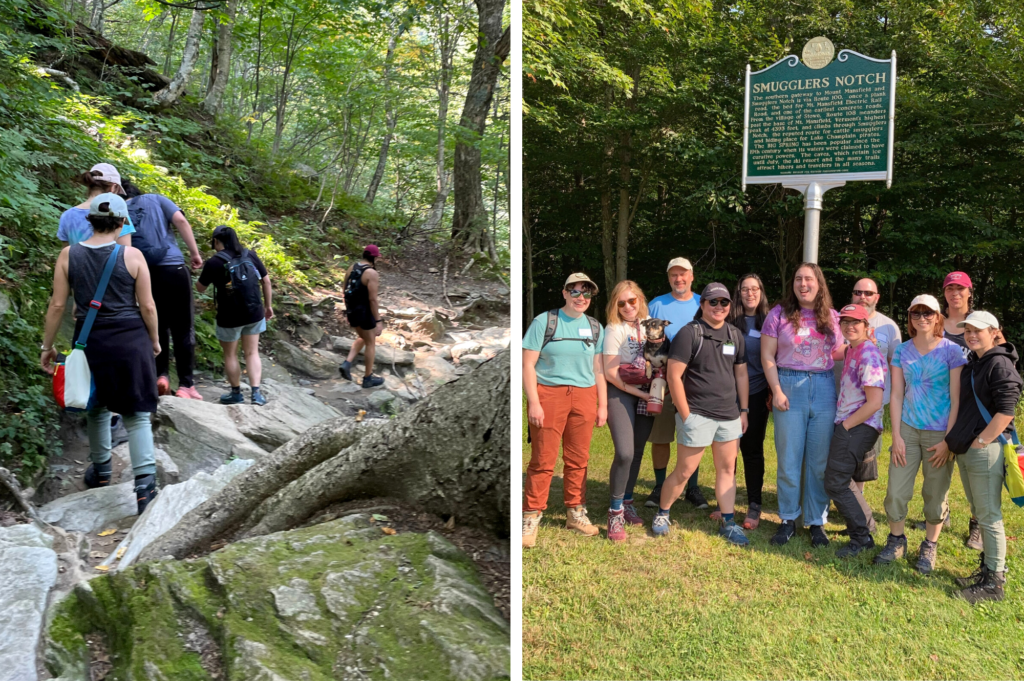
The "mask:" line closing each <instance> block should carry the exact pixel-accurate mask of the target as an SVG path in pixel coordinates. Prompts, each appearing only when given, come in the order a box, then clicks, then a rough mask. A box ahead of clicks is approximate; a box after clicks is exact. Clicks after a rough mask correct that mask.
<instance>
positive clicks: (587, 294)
mask: <svg viewBox="0 0 1024 681" xmlns="http://www.w3.org/2000/svg"><path fill="white" fill-rule="evenodd" d="M596 293H597V284H595V283H594V282H593V281H591V280H590V278H589V277H588V276H587V275H585V274H583V273H576V274H572V275H570V276H569V278H568V279H566V281H565V286H564V287H563V290H562V297H563V298H564V299H565V305H563V306H562V307H561V308H560V309H559V310H558V311H557V313H556V314H557V322H556V326H555V333H554V336H552V338H551V339H550V340H549V341H548V342H547V344H545V343H544V335H545V331H546V330H547V327H548V318H549V315H550V313H548V312H545V313H543V314H540V315H538V316H537V318H536V319H534V320H533V323H531V324H530V328H529V329H528V330H527V332H526V337H525V338H523V389H524V391H525V392H526V403H527V416H528V418H529V422H530V443H531V452H530V465H529V466H528V467H527V469H526V484H525V485H524V499H523V548H530V547H532V546H534V545H535V544H536V541H537V529H538V527H539V526H540V518H541V513H542V512H543V511H544V510H545V509H546V508H547V503H548V493H549V492H550V491H551V478H552V476H553V475H554V472H555V464H556V463H557V461H558V449H559V447H561V448H562V464H563V472H562V481H563V484H562V488H563V495H564V497H565V506H566V521H565V527H566V529H568V530H573V531H575V532H579V533H580V534H582V535H584V536H587V537H593V536H594V535H596V534H597V533H598V529H597V527H595V526H594V525H593V524H592V523H591V522H590V520H589V519H588V518H587V508H586V506H585V505H584V504H585V503H586V489H587V464H588V463H589V461H590V440H591V438H592V437H593V435H594V426H595V425H596V426H597V427H598V428H600V427H601V426H603V425H604V423H605V421H606V420H607V418H608V391H607V383H606V382H605V378H604V364H603V362H602V358H601V351H600V348H601V344H602V342H603V338H602V335H603V333H604V329H602V328H601V325H600V324H599V323H597V321H595V320H593V319H591V318H590V317H588V316H587V315H586V314H585V313H586V311H587V308H589V307H590V299H591V297H593V295H594V294H596Z"/></svg>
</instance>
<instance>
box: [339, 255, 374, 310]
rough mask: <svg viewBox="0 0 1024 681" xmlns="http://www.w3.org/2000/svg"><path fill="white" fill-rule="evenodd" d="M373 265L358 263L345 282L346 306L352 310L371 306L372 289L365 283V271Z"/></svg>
mask: <svg viewBox="0 0 1024 681" xmlns="http://www.w3.org/2000/svg"><path fill="white" fill-rule="evenodd" d="M370 269H373V265H369V264H363V263H356V265H355V266H354V267H353V268H352V271H351V272H349V275H348V280H347V281H346V282H345V307H347V308H348V309H350V310H354V309H357V308H364V307H365V308H369V307H370V289H368V288H366V285H365V284H364V283H363V273H364V272H366V270H370Z"/></svg>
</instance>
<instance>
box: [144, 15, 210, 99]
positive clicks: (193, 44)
mask: <svg viewBox="0 0 1024 681" xmlns="http://www.w3.org/2000/svg"><path fill="white" fill-rule="evenodd" d="M205 18H206V15H205V14H203V11H202V10H198V9H196V10H192V20H191V21H190V22H189V24H188V33H186V34H185V51H184V53H183V54H182V57H181V65H180V66H179V67H178V72H177V73H176V74H174V78H172V79H171V82H170V84H168V85H167V87H165V88H164V89H162V90H160V91H158V92H157V93H156V94H154V95H153V101H154V102H156V104H157V105H158V106H170V105H172V104H174V102H176V101H178V97H180V96H181V94H182V93H183V92H185V87H186V86H187V85H188V79H189V77H190V76H191V75H192V69H193V68H195V65H196V60H197V59H199V44H200V39H201V38H202V33H203V20H204V19H205Z"/></svg>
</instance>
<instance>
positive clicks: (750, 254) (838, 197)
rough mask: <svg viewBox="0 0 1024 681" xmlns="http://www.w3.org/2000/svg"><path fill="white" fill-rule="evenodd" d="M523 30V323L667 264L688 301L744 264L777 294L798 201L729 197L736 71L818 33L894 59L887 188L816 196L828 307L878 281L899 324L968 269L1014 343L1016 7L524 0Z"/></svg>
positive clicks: (739, 101)
mask: <svg viewBox="0 0 1024 681" xmlns="http://www.w3.org/2000/svg"><path fill="white" fill-rule="evenodd" d="M523 24H524V31H525V32H526V36H525V37H524V41H523V42H524V57H523V63H524V99H525V105H524V106H525V108H524V141H523V148H524V171H523V173H524V218H523V220H524V235H523V236H524V238H523V242H524V254H523V258H524V267H526V276H525V277H524V281H525V282H526V292H525V295H526V298H525V300H524V316H525V317H527V318H528V317H529V315H530V314H531V313H532V314H538V313H539V312H541V311H543V310H545V309H548V308H551V307H555V306H558V305H560V304H561V296H560V295H559V294H558V290H559V288H560V287H561V284H562V281H564V278H565V276H566V275H567V274H568V273H569V272H572V271H577V270H584V271H586V272H588V273H589V274H590V276H591V277H593V278H594V279H595V281H598V282H599V283H600V284H602V288H603V290H604V291H607V290H608V288H610V285H611V284H613V283H614V282H616V281H618V280H620V279H623V278H627V277H628V278H630V279H634V280H636V281H637V282H638V283H639V284H640V285H641V287H642V288H643V289H644V290H645V292H646V293H647V294H648V297H653V296H654V295H659V294H661V293H665V292H667V290H668V286H667V280H666V277H665V265H666V263H667V261H668V259H669V258H670V257H674V256H677V255H683V256H686V257H688V258H690V260H691V261H693V263H694V267H695V275H696V282H695V288H696V289H697V291H698V292H699V290H700V288H701V287H702V286H703V285H704V284H706V283H708V282H710V281H713V280H718V281H722V282H723V283H725V284H726V285H727V286H730V287H732V286H733V284H734V283H735V281H736V279H737V277H739V276H742V275H743V274H745V273H747V272H751V271H753V272H757V273H759V274H760V275H761V276H762V278H763V279H764V280H765V283H766V286H767V288H768V295H769V298H770V299H771V300H776V299H778V297H779V296H780V295H781V290H782V281H783V279H785V278H786V277H787V276H789V275H791V274H792V272H793V268H794V267H795V266H796V265H797V264H798V263H799V261H800V259H801V257H802V243H803V198H802V196H800V195H798V194H796V193H795V192H793V191H791V190H784V189H783V188H782V187H781V186H779V185H768V186H757V185H754V186H748V188H747V191H746V193H743V192H741V190H740V165H741V164H740V162H741V152H742V131H743V92H742V88H743V76H744V71H745V68H746V65H747V64H748V63H749V64H750V65H751V67H752V68H753V69H754V70H756V69H761V68H764V67H766V66H769V65H770V64H772V63H773V62H775V61H777V60H778V59H780V58H782V57H783V56H785V55H788V54H800V52H801V50H802V49H803V46H804V44H805V43H806V42H807V41H808V40H809V39H811V38H813V37H815V36H818V35H823V36H826V37H828V38H829V39H830V40H831V41H832V42H833V43H834V44H835V48H836V51H837V52H838V51H839V50H841V49H852V50H856V51H858V52H861V53H863V54H866V55H868V56H873V57H878V58H888V57H889V54H890V52H891V51H892V50H895V51H896V53H897V56H898V74H897V75H898V85H897V99H896V132H895V137H896V146H895V167H894V176H895V177H894V181H893V185H892V188H891V189H889V190H887V189H885V183H884V182H855V183H849V184H847V186H846V187H844V188H841V189H834V190H832V191H830V192H829V193H828V194H826V195H825V202H824V210H823V211H822V220H821V244H820V254H819V262H820V263H821V265H822V267H823V268H824V269H825V271H826V276H827V278H828V280H829V284H830V288H831V290H832V293H833V297H834V299H835V301H836V304H837V305H838V304H840V303H844V302H846V301H847V300H848V296H849V295H850V290H851V288H852V284H853V282H854V281H855V280H856V278H858V277H861V276H872V277H874V278H875V279H876V280H877V281H878V282H879V286H880V290H881V292H882V300H881V304H880V307H881V308H882V309H883V310H884V311H887V312H888V313H889V314H890V315H891V316H893V317H895V318H897V319H899V320H901V321H904V320H905V317H906V312H905V308H906V305H907V304H908V303H909V302H910V300H911V299H912V297H913V296H914V295H916V294H919V293H924V292H927V293H932V294H934V295H941V290H940V287H941V284H942V277H943V276H944V275H945V274H946V273H947V272H949V271H951V270H954V269H962V270H964V271H966V272H968V273H969V274H970V275H971V277H972V279H973V281H974V283H975V286H976V299H977V302H978V303H979V306H980V307H981V308H983V309H988V310H990V311H992V312H994V313H995V314H996V315H997V316H998V317H999V318H1000V320H1001V321H1002V322H1003V323H1004V325H1005V326H1006V327H1007V329H1008V336H1009V339H1010V340H1011V342H1018V343H1019V342H1021V340H1022V337H1024V307H1022V302H1024V300H1022V296H1019V295H1018V293H1021V292H1022V284H1024V280H1022V278H1018V277H1016V276H1015V271H1016V268H1017V267H1018V263H1019V262H1020V255H1021V248H1022V237H1024V224H1021V221H1020V220H1019V217H1020V213H1021V211H1022V208H1024V207H1022V204H1021V198H1020V191H1021V185H1022V180H1024V106H1022V105H1024V43H1022V31H1024V4H1022V3H1020V2H1017V1H1016V0H994V1H986V0H981V1H971V0H947V1H946V2H942V3H935V2H925V1H922V0H909V1H908V0H900V1H899V2H896V1H895V0H891V1H877V0H875V1H869V0H758V1H757V2H752V1H751V2H747V1H739V2H723V1H718V0H716V1H709V0H687V1H684V2H681V3H677V2H657V1H653V2H646V1H644V0H621V1H617V2H597V3H583V2H578V1H577V0H555V1H554V2H551V1H548V0H544V1H541V0H528V1H527V2H526V3H524V18H523ZM531 279H532V284H533V287H532V288H531V286H530V283H531ZM605 302H606V299H605V298H604V297H603V296H601V297H599V298H597V299H595V305H594V306H592V308H591V310H592V311H595V312H597V311H599V308H600V309H603V307H604V304H605ZM600 316H602V317H603V311H601V312H600ZM527 321H528V319H527Z"/></svg>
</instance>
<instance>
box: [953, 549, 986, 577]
mask: <svg viewBox="0 0 1024 681" xmlns="http://www.w3.org/2000/svg"><path fill="white" fill-rule="evenodd" d="M984 568H985V552H984V551H982V553H981V557H980V558H979V561H978V569H977V570H975V571H974V572H972V573H971V574H969V575H968V576H966V577H957V578H956V579H954V580H953V581H954V582H956V585H957V586H973V585H975V584H977V583H978V581H979V580H980V579H981V573H982V571H983V570H984Z"/></svg>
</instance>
